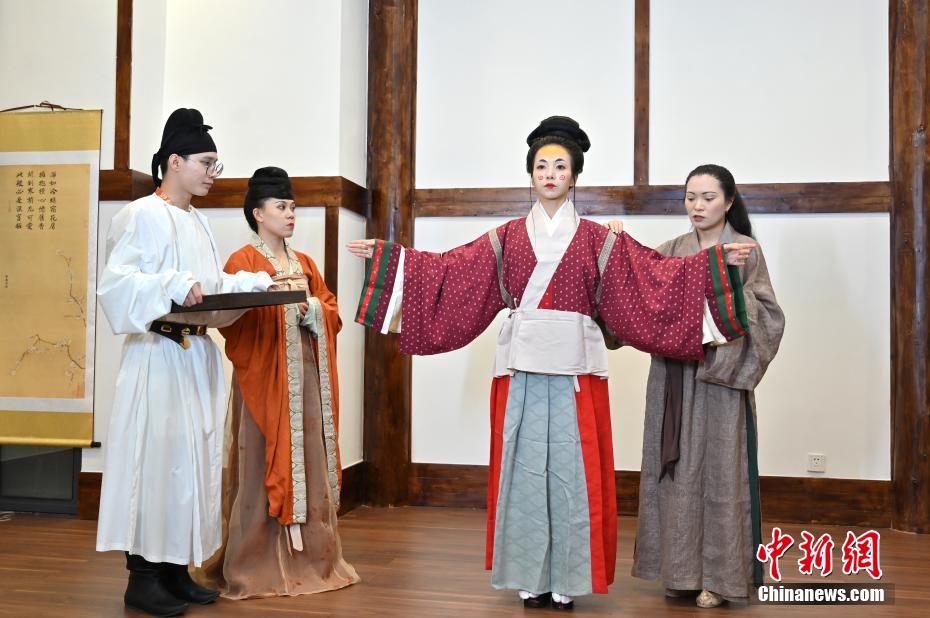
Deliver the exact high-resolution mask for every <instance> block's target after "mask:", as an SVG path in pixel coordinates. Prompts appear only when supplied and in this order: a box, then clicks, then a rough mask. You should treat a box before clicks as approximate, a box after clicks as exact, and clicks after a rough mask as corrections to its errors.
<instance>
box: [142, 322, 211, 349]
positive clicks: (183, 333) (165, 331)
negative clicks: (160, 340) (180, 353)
mask: <svg viewBox="0 0 930 618" xmlns="http://www.w3.org/2000/svg"><path fill="white" fill-rule="evenodd" d="M149 330H150V331H152V332H153V333H156V334H158V335H161V336H162V337H166V338H167V339H170V340H171V341H174V342H175V343H176V344H178V345H179V346H181V347H182V348H184V349H185V350H186V349H187V348H189V347H191V342H190V341H188V340H187V337H188V336H189V335H196V336H198V337H203V336H206V334H207V327H206V326H204V325H203V324H181V323H179V322H165V321H164V320H155V321H154V322H152V325H151V326H150V327H149Z"/></svg>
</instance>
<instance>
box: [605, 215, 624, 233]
mask: <svg viewBox="0 0 930 618" xmlns="http://www.w3.org/2000/svg"><path fill="white" fill-rule="evenodd" d="M604 227H606V228H607V229H608V230H610V231H611V232H613V233H614V234H616V235H617V236H619V235H620V233H621V232H623V221H620V220H619V219H614V220H613V221H608V222H607V223H605V224H604Z"/></svg>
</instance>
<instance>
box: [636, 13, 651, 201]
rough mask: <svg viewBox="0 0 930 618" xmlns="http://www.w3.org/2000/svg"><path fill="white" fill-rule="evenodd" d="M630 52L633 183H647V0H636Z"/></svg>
mask: <svg viewBox="0 0 930 618" xmlns="http://www.w3.org/2000/svg"><path fill="white" fill-rule="evenodd" d="M634 19H635V34H634V43H633V46H634V50H635V52H634V56H633V184H635V185H637V186H639V185H648V184H649V0H636V7H635V17H634Z"/></svg>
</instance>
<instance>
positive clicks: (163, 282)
mask: <svg viewBox="0 0 930 618" xmlns="http://www.w3.org/2000/svg"><path fill="white" fill-rule="evenodd" d="M153 219H154V217H153V216H152V213H151V212H149V211H146V210H145V209H143V208H138V207H132V206H130V207H126V208H124V209H123V210H122V211H121V212H120V213H118V214H117V215H116V217H114V219H113V222H112V224H111V225H110V232H109V234H108V237H107V262H106V265H105V266H104V268H103V272H102V273H101V275H100V278H99V280H98V282H97V298H98V300H99V301H100V306H101V307H102V308H103V312H104V313H105V314H106V316H107V319H108V320H109V321H110V327H111V328H112V329H113V332H114V333H116V334H128V333H144V332H147V331H148V329H149V326H150V325H151V323H152V322H153V321H154V320H156V319H158V318H160V317H161V316H163V315H165V314H167V313H170V312H171V302H172V301H174V302H176V303H178V304H179V305H180V304H181V303H183V302H184V299H185V298H186V297H187V293H188V292H189V291H190V289H191V287H193V285H194V283H195V282H196V281H195V279H194V277H193V274H192V273H191V272H189V271H180V270H177V269H174V268H159V265H160V259H159V256H160V255H161V254H162V253H163V252H164V249H165V247H164V244H165V242H167V241H166V240H165V239H164V238H159V237H158V235H157V231H158V229H159V222H158V221H156V220H153Z"/></svg>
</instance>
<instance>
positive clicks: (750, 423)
mask: <svg viewBox="0 0 930 618" xmlns="http://www.w3.org/2000/svg"><path fill="white" fill-rule="evenodd" d="M720 242H721V243H729V242H755V241H754V240H753V239H751V238H749V237H746V236H742V235H741V234H739V233H737V232H736V231H735V230H733V229H732V228H731V227H730V225H729V224H727V225H726V227H725V228H724V230H723V233H722V234H721V238H720ZM699 250H700V242H699V241H698V238H697V234H696V233H695V232H690V233H688V234H684V235H682V236H679V237H678V238H675V239H672V240H670V241H668V242H666V243H664V244H662V245H661V246H660V247H659V248H658V251H659V252H660V253H663V254H665V255H674V256H685V255H691V254H693V253H697V252H698V251H699ZM739 270H740V276H741V278H742V280H743V292H744V297H745V303H746V314H747V317H748V318H749V335H748V337H743V338H740V339H736V340H735V341H732V342H729V343H727V344H725V345H721V346H719V347H709V348H708V349H707V356H706V358H705V359H704V360H703V361H702V362H685V363H684V376H683V389H682V390H683V393H682V417H681V437H680V442H679V446H680V457H679V460H678V462H677V464H676V466H675V470H674V479H672V478H670V477H669V475H666V476H665V477H664V478H663V479H662V480H661V481H659V472H660V470H661V468H662V464H661V438H662V424H663V417H664V411H665V396H666V393H665V390H666V387H665V384H666V360H665V359H664V358H662V357H658V356H653V358H652V366H651V367H650V371H649V382H648V387H647V391H646V417H645V428H644V431H643V460H642V467H641V476H640V491H639V528H638V531H637V535H636V547H635V550H634V559H633V576H634V577H640V578H643V579H649V580H654V581H660V582H662V583H663V585H664V586H665V587H666V588H673V589H677V590H700V589H703V588H706V589H708V590H711V591H712V592H716V593H717V594H720V595H722V596H723V597H725V598H730V599H740V598H744V597H748V596H749V593H750V589H751V586H752V585H759V584H760V583H761V578H762V569H761V564H760V563H758V562H757V561H756V560H755V557H754V556H755V551H756V548H757V545H758V543H759V541H760V539H759V536H760V534H761V524H760V523H759V516H760V514H759V506H758V505H759V494H758V463H757V459H756V451H757V441H756V420H755V410H756V404H755V396H754V394H753V389H754V388H755V387H756V385H757V384H758V383H759V381H760V380H761V379H762V375H763V374H764V373H765V370H766V368H767V367H768V365H769V363H770V362H771V361H772V358H774V356H775V353H776V352H777V351H778V344H779V342H780V341H781V336H782V332H783V331H784V327H785V318H784V314H783V313H782V311H781V308H780V307H779V306H778V302H777V301H776V300H775V292H774V291H773V290H772V284H771V282H770V281H769V274H768V269H767V268H766V265H765V258H764V257H763V255H762V251H761V247H760V248H757V249H755V250H754V251H753V252H752V254H751V255H750V258H749V260H748V262H747V263H746V265H744V266H741V267H739Z"/></svg>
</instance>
